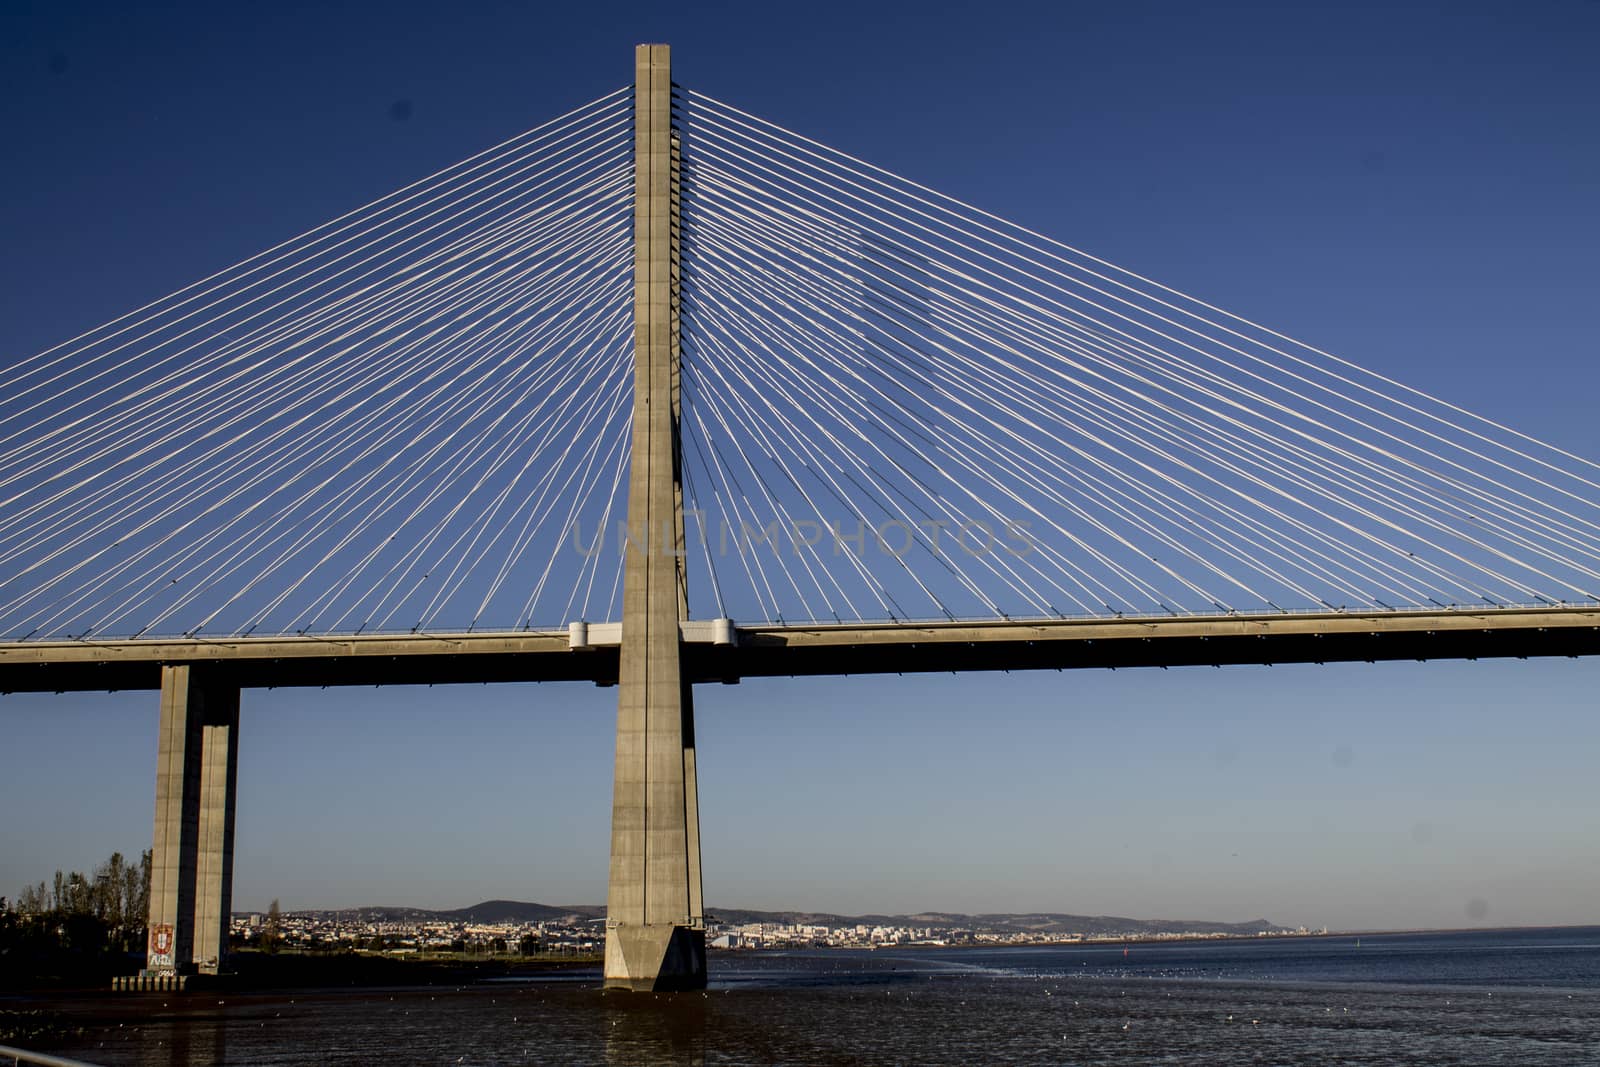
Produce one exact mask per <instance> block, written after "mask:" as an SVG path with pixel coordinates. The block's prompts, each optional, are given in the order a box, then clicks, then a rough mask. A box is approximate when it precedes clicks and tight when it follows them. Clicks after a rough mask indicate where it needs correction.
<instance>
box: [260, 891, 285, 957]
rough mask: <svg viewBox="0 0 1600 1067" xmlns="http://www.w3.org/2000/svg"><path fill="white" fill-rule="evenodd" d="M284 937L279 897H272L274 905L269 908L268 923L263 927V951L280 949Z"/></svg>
mask: <svg viewBox="0 0 1600 1067" xmlns="http://www.w3.org/2000/svg"><path fill="white" fill-rule="evenodd" d="M282 939H283V912H282V911H281V910H280V909H279V908H278V898H277V897H273V898H272V906H271V907H270V908H268V909H267V925H266V926H264V927H262V928H261V950H262V951H263V952H276V951H278V943H279V942H280V941H281V940H282Z"/></svg>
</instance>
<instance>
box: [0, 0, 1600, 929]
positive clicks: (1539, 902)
mask: <svg viewBox="0 0 1600 1067" xmlns="http://www.w3.org/2000/svg"><path fill="white" fill-rule="evenodd" d="M651 40H660V41H667V42H670V43H671V44H672V45H673V47H674V67H675V75H676V77H677V80H679V81H680V82H682V83H684V84H686V85H690V86H692V87H694V88H696V89H699V90H701V91H703V92H706V93H709V94H711V95H714V96H716V97H718V98H720V99H722V100H726V101H728V102H730V103H733V104H736V105H738V106H740V107H743V108H745V109H747V110H750V111H753V112H755V113H757V114H760V115H763V116H766V117H768V118H771V119H773V120H774V121H776V122H779V123H780V124H782V125H784V126H787V127H789V128H790V129H793V130H797V131H799V132H801V133H804V134H807V135H808V136H814V137H816V138H817V139H819V140H821V141H824V142H826V143H829V144H832V145H835V146H837V147H839V148H841V149H844V150H846V151H849V152H852V153H854V154H856V155H859V156H862V157H865V158H867V159H870V160H872V161H874V162H877V163H879V164H881V165H883V166H886V167H888V168H889V169H891V170H894V171H896V172H898V173H901V174H904V175H906V176H908V177H911V178H914V179H916V180H918V181H921V182H925V183H926V184H929V185H932V186H934V187H936V188H939V189H941V190H943V191H945V192H948V193H950V194H952V195H955V196H958V197H961V198H962V199H965V200H967V201H969V202H972V203H975V204H977V205H979V206H982V207H984V208H987V209H989V210H993V211H995V212H997V213H999V214H1001V215H1005V216H1007V217H1009V218H1012V219H1015V220H1017V221H1019V222H1021V223H1024V224H1026V225H1028V226H1030V227H1033V228H1035V229H1037V230H1040V231H1042V232H1045V233H1048V234H1051V235H1054V236H1058V237H1060V238H1062V239H1063V240H1066V241H1069V242H1070V243H1072V244H1074V245H1076V246H1078V247H1080V248H1084V249H1086V250H1089V251H1091V252H1093V253H1095V254H1097V255H1100V256H1103V257H1104V258H1107V259H1109V260H1111V261H1113V262H1116V263H1119V264H1122V265H1124V266H1126V267H1129V268H1131V269H1133V270H1136V271H1139V272H1140V273H1143V274H1145V275H1148V276H1150V277H1154V278H1157V279H1159V280H1161V281H1163V282H1166V283H1168V284H1171V285H1174V286H1176V287H1177V288H1180V289H1183V290H1185V291H1188V292H1191V293H1195V294H1197V295H1199V296H1202V297H1204V298H1206V299H1208V300H1211V301H1212V302H1214V303H1218V304H1220V305H1222V306H1225V307H1228V308H1230V309H1232V310H1235V311H1238V312H1240V313H1242V314H1245V315H1247V316H1249V317H1251V318H1254V319H1256V320H1257V321H1261V322H1265V323H1267V324H1270V325H1272V326H1274V327H1276V328H1278V329H1280V330H1282V331H1284V332H1286V333H1288V334H1290V335H1292V336H1295V337H1298V338H1301V339H1303V340H1305V341H1308V342H1310V343H1312V344H1316V345H1318V346H1319V347H1322V348H1325V349H1328V350H1329V351H1332V352H1336V353H1339V354H1340V355H1343V356H1345V357H1347V358H1350V359H1353V360H1355V361H1357V362H1360V363H1362V364H1363V365H1365V366H1368V367H1372V368H1374V369H1378V370H1381V371H1383V372H1384V373H1386V374H1389V375H1391V376H1393V377H1395V378H1397V379H1399V380H1401V381H1405V382H1409V383H1413V384H1416V385H1418V386H1420V387H1422V388H1425V389H1428V390H1429V391H1431V392H1434V393H1436V394H1439V395H1442V396H1443V397H1445V398H1446V399H1449V400H1452V401H1454V402H1457V403H1460V404H1462V405H1463V406H1465V407H1467V408H1470V409H1472V410H1476V411H1479V412H1482V413H1484V414H1487V415H1491V416H1493V417H1495V418H1497V419H1499V420H1501V421H1504V422H1506V423H1508V424H1510V425H1513V426H1517V427H1519V428H1522V429H1525V430H1527V431H1529V432H1532V433H1534V434H1536V435H1538V436H1541V437H1543V438H1545V439H1546V440H1549V441H1552V442H1553V443H1555V444H1558V445H1561V446H1562V447H1565V448H1568V449H1571V450H1572V451H1574V452H1577V453H1579V454H1581V455H1587V456H1593V457H1600V428H1597V425H1596V423H1595V420H1594V417H1593V397H1594V395H1595V386H1596V378H1597V371H1596V369H1595V368H1596V365H1597V360H1596V357H1597V355H1600V328H1597V327H1596V324H1595V321H1594V316H1593V308H1594V294H1595V292H1596V288H1597V283H1600V267H1597V265H1596V260H1595V249H1596V248H1600V212H1597V211H1596V198H1597V195H1600V142H1597V141H1596V139H1595V137H1594V135H1593V132H1592V130H1593V125H1594V116H1595V114H1596V113H1597V110H1600V73H1597V71H1596V68H1595V64H1594V62H1593V54H1594V46H1595V43H1596V42H1597V41H1600V4H1596V3H1586V2H1580V0H1553V2H1549V3H1540V4H1471V3H1452V4H1443V3H1439V4H1422V3H1401V4H1390V3H1383V4H1378V3H1372V4H1362V3H1340V4H1326V5H1301V4H1271V3H1260V4H1241V3H1220V4H1209V5H1192V4H1179V3H1171V4H1148V3H1104V4H1087V3H1049V4H1043V3H1041V4H1011V3H993V4H985V5H981V6H977V7H972V6H960V7H957V6H952V7H950V8H949V9H948V10H941V9H939V8H938V7H937V6H935V5H929V4H926V3H922V4H915V5H913V4H873V5H863V4H832V3H806V4H793V5H749V4H739V5H725V6H724V5H706V6H697V7H687V6H685V7H683V9H682V10H678V11H673V12H671V13H666V12H663V11H662V10H660V9H659V5H643V4H597V5H560V6H559V8H558V7H555V6H546V5H533V4H515V3H501V4H474V3H463V4H459V5H454V6H453V7H452V8H451V9H450V10H448V11H446V10H444V9H442V8H438V7H435V6H433V5H420V4H407V3H392V4H385V5H376V4H350V5H338V6H337V9H336V10H329V6H328V5H320V4H318V5H313V4H275V5H271V6H270V8H262V7H218V6H216V5H197V4H196V5H185V4H174V5H162V6H160V7H158V8H139V7H128V6H125V5H112V4H73V3H51V4H22V3H13V4H8V5H6V6H5V8H4V10H3V11H0V99H3V100H4V101H5V104H4V110H3V111H0V131H3V138H4V140H3V143H4V145H5V150H4V158H5V160H6V163H5V166H4V167H3V168H0V358H4V359H7V360H9V359H15V358H20V357H22V356H25V355H28V354H31V353H33V352H36V351H38V350H40V349H42V348H44V347H46V346H48V345H50V344H53V343H55V342H57V341H59V340H62V339H64V338H66V337H69V336H72V335H74V334H76V333H78V332H80V331H82V330H83V329H86V328H88V327H90V326H93V325H95V324H98V323H100V322H102V321H104V320H106V319H108V318H111V317H114V316H115V315H118V314H121V313H122V312H123V311H125V310H127V309H129V308H131V307H134V306H137V305H139V304H142V303H144V302H146V301H147V300H150V299H152V298H155V297H158V296H160V295H162V294H164V293H166V292H169V291H171V290H173V289H176V288H178V287H180V286H182V285H185V284H187V283H188V282H189V281H191V280H193V279H195V278H198V277H200V276H202V275H205V274H208V273H210V272H212V271H213V270H216V269H218V268H220V267H223V266H226V265H228V264H230V263H233V262H235V261H237V260H239V259H241V258H243V257H245V256H247V255H249V254H251V253H253V252H255V251H257V250H259V249H261V248H264V247H266V246H268V245H271V244H274V243H276V242H277V241H279V240H281V239H283V238H285V237H288V236H291V235H293V234H296V233H299V232H301V231H303V230H305V229H307V228H309V227H311V226H313V225H315V224H316V223H318V222H320V221H322V220H323V219H325V218H328V217H331V216H333V215H336V214H340V213H342V212H344V211H346V210H349V209H350V208H352V207H355V206H357V205H359V204H361V203H364V202H366V201H368V200H370V199H372V198H374V197H376V196H378V195H381V194H382V193H384V192H387V191H388V190H390V189H392V188H395V187H397V186H399V185H402V184H405V183H407V182H409V181H412V180H414V179H415V178H418V177H420V176H422V175H424V174H427V173H430V172H432V171H434V170H437V169H438V168H440V167H442V166H445V165H447V164H449V163H451V162H453V161H455V160H457V159H459V158H462V157H465V156H467V155H470V154H472V153H473V152H476V151H478V150H479V149H481V148H483V147H485V146H487V145H489V144H492V143H495V142H498V141H500V140H502V139H504V138H506V137H508V136H510V135H511V134H513V133H516V132H517V131H519V130H522V129H525V128H528V127H530V126H533V125H535V124H536V123H538V122H540V121H543V120H544V119H546V118H548V117H551V116H553V115H555V114H557V113H559V112H562V111H565V110H567V109H569V108H571V107H573V106H575V105H577V104H579V103H582V102H584V101H587V100H590V99H593V98H595V97H597V96H599V95H601V94H602V93H604V92H606V91H608V90H610V89H613V88H616V87H618V86H620V85H622V84H624V83H625V82H627V81H628V80H629V79H630V78H631V74H632V69H631V64H632V52H631V49H632V46H633V45H634V44H635V43H637V42H640V41H651ZM1597 682H1600V664H1597V663H1594V662H1590V661H1567V660H1561V661H1547V662H1540V661H1527V662H1515V661H1513V662H1509V663H1490V662H1479V663H1458V664H1448V663H1428V664H1397V665H1380V666H1369V665H1364V664H1363V665H1349V666H1339V667H1322V668H1315V667H1305V668H1282V667H1279V668H1271V669H1264V668H1263V669H1228V670H1221V671H1218V670H1209V669H1189V670H1173V671H1141V672H1117V673H1109V672H1098V673H1083V674H1036V675H1003V676H995V677H991V676H986V675H972V676H962V677H948V676H947V677H942V678H933V679H916V678H911V679H902V678H871V679H860V678H855V679H830V680H816V681H767V682H747V683H745V684H742V685H739V686H736V687H709V688H705V689H702V690H701V691H700V692H699V693H698V696H697V701H698V709H699V723H700V728H699V734H700V768H701V811H702V821H703V834H702V840H703V842H704V856H705V880H706V894H707V899H708V901H709V902H710V904H711V905H712V906H713V908H714V907H716V906H718V905H721V906H736V907H772V908H776V907H802V908H812V909H819V910H834V911H846V912H850V911H868V910H874V911H910V910H917V909H941V910H967V911H982V910H993V911H1015V910H1034V909H1037V910H1054V911H1075V912H1095V913H1117V914H1129V915H1136V916H1150V917H1154V916H1167V917H1179V916H1192V917H1201V918H1214V919H1236V920H1243V919H1248V918H1253V917H1257V916H1265V917H1268V918H1271V919H1273V920H1276V921H1280V922H1292V923H1300V922H1304V923H1308V924H1315V925H1322V924H1324V923H1326V924H1328V925H1331V926H1336V927H1394V926H1457V925H1470V924H1471V923H1473V922H1481V923H1489V924H1502V923H1504V924H1509V923H1580V922H1597V921H1600V911H1597V910H1596V906H1595V903H1594V902H1595V901H1596V900H1600V853H1597V851H1596V849H1595V841H1596V840H1597V837H1600V790H1597V789H1596V787H1595V786H1594V785H1593V764H1594V760H1595V755H1596V753H1597V752H1600V720H1597V717H1596V716H1595V714H1594V704H1595V696H1594V694H1595V693H1596V691H1597V690H1600V686H1597ZM614 700H615V691H614V690H597V689H593V688H585V687H579V686H544V687H500V688H463V689H449V690H446V689H421V690H404V689H400V690H396V689H382V690H359V691H357V690H346V691H338V690H328V691H311V692H302V691H273V692H255V691H251V692H247V693H246V694H245V697H244V722H243V726H242V738H243V742H242V745H241V750H240V772H239V773H240V787H239V788H240V792H239V816H238V846H237V855H236V866H235V869H236V888H235V902H236V906H238V907H241V908H251V907H264V906H265V905H266V903H267V902H268V901H269V900H270V899H272V898H274V897H277V898H280V899H281V900H282V902H283V904H284V906H285V907H291V908H292V907H315V906H322V907H334V906H351V905H358V904H375V903H389V904H415V905H424V906H445V907H448V906H459V905H464V904H468V903H472V902H475V901H477V900H480V899H483V898H485V897H492V896H500V897H514V898H520V899H528V900H541V901H547V902H597V901H600V900H603V898H604V893H605V885H604V883H605V875H606V849H607V845H608V836H607V827H608V820H609V802H610V794H611V785H610V772H611V743H612V742H611V731H612V727H613V716H614ZM155 726H156V705H155V698H154V695H153V694H131V695H130V694H120V695H113V696H107V695H68V696H13V697H5V698H0V805H3V806H4V809H5V810H6V811H7V812H8V815H7V817H6V818H5V819H4V820H0V894H10V893H13V892H15V891H16V889H18V888H20V887H21V886H22V885H23V884H24V883H25V882H27V881H30V880H37V879H41V878H46V879H47V878H48V877H49V875H50V874H51V872H53V871H54V869H55V868H56V867H68V868H70V867H80V868H83V867H87V866H88V865H91V864H93V863H95V862H97V861H99V860H100V859H103V858H104V857H105V856H106V855H108V854H109V853H110V852H111V851H112V850H113V849H119V850H121V851H123V852H125V853H137V851H138V850H139V849H141V848H145V847H148V844H149V839H150V821H151V812H152V806H153V794H154V785H153V773H152V772H153V769H154V762H155V740H156V739H155ZM1474 902H1477V903H1476V904H1475V903H1474Z"/></svg>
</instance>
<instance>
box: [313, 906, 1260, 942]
mask: <svg viewBox="0 0 1600 1067" xmlns="http://www.w3.org/2000/svg"><path fill="white" fill-rule="evenodd" d="M309 913H310V914H320V915H335V914H337V915H341V916H345V915H353V916H355V917H358V918H360V919H363V920H365V921H368V922H407V921H409V922H419V921H421V922H428V921H432V922H475V923H506V922H509V923H532V922H557V921H566V922H585V921H599V920H602V919H604V918H605V915H606V909H605V905H603V904H537V903H531V902H528V901H521V900H485V901H483V902H482V903H481V904H474V905H472V906H471V907H466V908H452V909H449V910H433V909H428V908H392V907H365V908H340V909H338V910H337V911H330V910H315V909H313V910H311V911H310V912H309ZM706 918H707V921H709V922H721V923H727V924H730V925H743V924H745V923H776V924H779V925H784V926H792V925H796V924H803V925H808V926H834V927H839V926H863V925H864V926H934V927H941V928H945V929H952V928H957V929H967V930H981V931H985V932H999V933H1030V934H1056V933H1060V934H1068V933H1081V934H1098V935H1103V934H1178V933H1189V934H1230V935H1235V936H1249V935H1253V934H1258V933H1261V932H1263V931H1276V930H1282V929H1285V927H1283V926H1282V925H1280V924H1278V923H1274V922H1272V921H1270V920H1268V919H1251V920H1248V921H1246V922H1240V923H1227V922H1214V921H1210V920H1200V919H1132V918H1126V917H1124V916H1119V915H1068V914H1064V913H1061V912H1021V913H1012V912H994V913H984V914H979V915H967V914H964V913H961V912H942V911H925V912H916V913H914V914H910V915H876V914H874V915H839V914H835V913H833V912H820V911H755V910H751V909H748V908H708V909H706Z"/></svg>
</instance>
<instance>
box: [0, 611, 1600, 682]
mask: <svg viewBox="0 0 1600 1067" xmlns="http://www.w3.org/2000/svg"><path fill="white" fill-rule="evenodd" d="M734 638H735V643H734V644H731V645H718V644H712V643H709V642H691V641H686V642H685V643H684V644H683V671H684V676H685V678H686V680H688V681H689V682H691V683H707V682H734V681H738V680H739V679H741V678H760V677H779V676H782V677H803V676H809V675H838V674H913V673H919V672H930V671H932V672H939V671H1020V670H1053V669H1054V670H1060V669H1082V668H1096V667H1098V668H1111V667H1179V666H1207V665H1217V666H1221V665H1224V664H1282V663H1341V662H1377V661H1382V660H1431V659H1490V658H1497V657H1498V658H1511V657H1515V658H1526V657H1530V656H1581V655H1600V609H1575V608H1547V609H1542V608H1533V609H1510V608H1507V609H1486V610H1483V611H1474V612H1437V613H1429V612H1392V613H1376V614H1315V613H1312V614H1304V615H1287V614H1286V615H1277V614H1274V615H1254V616H1249V615H1217V616H1180V617H1159V618H1143V619H1131V618H1125V619H1099V620H1090V619H1066V620H1047V621H1034V622H1004V621H1002V622H987V623H929V624H905V623H883V624H875V625H827V626H820V625H819V626H804V627H802V626H754V627H744V628H740V629H738V630H736V631H735V634H734ZM617 651H618V650H617V647H616V646H611V647H606V646H600V647H586V648H577V649H574V648H572V647H571V645H570V644H569V641H568V635H567V633H566V632H564V631H563V632H551V633H522V634H505V633H501V634H458V635H451V636H438V635H406V636H359V637H338V638H333V637H325V638H324V637H318V638H312V637H288V638H241V639H235V640H215V641H190V640H139V641H76V642H19V643H10V644H0V692H66V691H109V690H120V689H151V690H154V689H159V688H161V669H162V667H163V666H164V665H167V666H170V665H178V664H205V665H207V666H208V677H211V678H214V679H216V680H217V681H218V682H219V683H223V684H228V685H234V686H238V687H240V688H246V689H255V688H276V687H288V686H339V685H358V686H366V685H447V684H459V683H490V682H552V681H586V682H593V683H596V684H599V685H615V684H616V682H617V665H618V655H617Z"/></svg>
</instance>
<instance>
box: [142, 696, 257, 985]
mask: <svg viewBox="0 0 1600 1067" xmlns="http://www.w3.org/2000/svg"><path fill="white" fill-rule="evenodd" d="M160 729H161V737H160V744H159V747H158V751H157V757H156V811H155V835H154V839H153V844H152V846H151V848H152V854H151V869H150V915H149V956H148V959H147V962H146V970H145V973H146V974H149V975H153V976H159V975H172V974H187V973H192V972H193V971H194V970H195V969H196V965H197V964H198V965H199V968H200V969H203V970H207V971H210V972H213V973H214V972H215V971H216V970H217V969H218V968H219V967H220V966H221V964H222V961H223V960H224V959H225V958H226V956H227V946H228V934H227V926H228V913H229V909H230V908H231V906H232V898H233V813H234V806H235V777H236V775H235V771H236V769H237V766H238V733H239V689H238V687H237V686H231V685H225V684H221V683H219V682H217V681H216V680H214V679H208V678H206V677H205V676H204V674H203V673H202V672H201V671H199V670H197V669H196V668H194V667H190V666H188V665H179V666H166V667H163V668H162V669H161V727H160Z"/></svg>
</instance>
